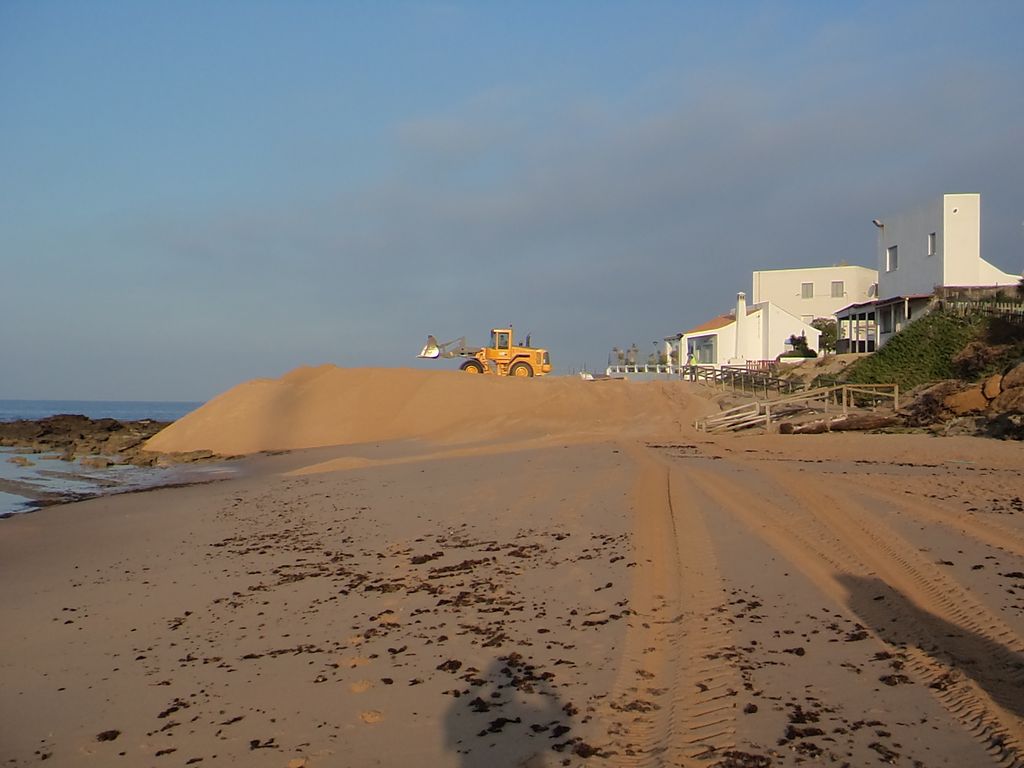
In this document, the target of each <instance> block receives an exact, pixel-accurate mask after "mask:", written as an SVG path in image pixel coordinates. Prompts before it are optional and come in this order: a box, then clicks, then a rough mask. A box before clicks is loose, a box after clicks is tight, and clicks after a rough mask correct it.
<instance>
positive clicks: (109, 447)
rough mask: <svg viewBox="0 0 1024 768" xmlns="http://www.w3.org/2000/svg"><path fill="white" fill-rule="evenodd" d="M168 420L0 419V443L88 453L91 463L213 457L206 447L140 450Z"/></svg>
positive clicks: (67, 454)
mask: <svg viewBox="0 0 1024 768" xmlns="http://www.w3.org/2000/svg"><path fill="white" fill-rule="evenodd" d="M167 425H168V422H162V421H151V420H149V419H145V420H142V421H118V420H117V419H90V418H88V417H87V416H82V415H78V414H60V415H58V416H50V417H48V418H45V419H38V420H34V421H30V420H20V421H11V422H0V446H3V447H9V448H18V449H21V450H23V451H24V452H26V453H47V454H54V455H57V456H59V457H60V458H62V459H64V460H66V461H72V460H74V459H81V458H83V457H91V458H90V459H89V462H90V463H89V465H90V466H93V467H97V468H99V467H104V466H109V465H110V464H112V463H121V464H137V465H140V466H150V465H153V464H156V463H158V462H160V463H168V462H176V461H198V460H200V459H207V458H213V454H212V453H210V452H209V451H202V452H197V453H195V454H187V455H174V454H167V455H164V454H159V453H152V452H150V451H146V450H143V447H142V446H143V445H144V444H145V442H146V441H147V440H148V439H149V438H151V437H152V436H153V435H155V434H156V433H157V432H159V431H160V430H162V429H163V428H164V427H166V426H167Z"/></svg>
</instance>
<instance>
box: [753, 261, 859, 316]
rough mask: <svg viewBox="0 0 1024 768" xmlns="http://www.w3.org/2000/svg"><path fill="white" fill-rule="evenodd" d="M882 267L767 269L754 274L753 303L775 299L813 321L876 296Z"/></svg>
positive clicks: (774, 301)
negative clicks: (879, 269) (878, 268)
mask: <svg viewBox="0 0 1024 768" xmlns="http://www.w3.org/2000/svg"><path fill="white" fill-rule="evenodd" d="M877 282H878V271H877V270H874V269H869V268H868V267H857V266H836V267H803V268H799V269H765V270H760V271H757V272H754V274H753V279H752V283H753V291H752V292H751V296H752V297H753V300H752V303H753V304H755V305H757V304H761V303H763V302H766V301H767V302H771V303H772V304H774V305H775V306H777V307H780V308H782V309H784V310H785V311H786V312H789V313H790V314H791V315H795V316H796V317H799V318H800V319H801V320H803V321H804V322H805V323H809V322H811V321H812V320H814V319H815V318H818V317H827V318H829V319H831V318H832V316H833V315H835V313H836V311H837V310H839V309H842V308H843V307H845V306H848V305H850V304H855V303H858V302H864V301H870V300H871V299H873V298H874V297H875V284H876V283H877Z"/></svg>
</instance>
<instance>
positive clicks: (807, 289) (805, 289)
mask: <svg viewBox="0 0 1024 768" xmlns="http://www.w3.org/2000/svg"><path fill="white" fill-rule="evenodd" d="M800 298H801V299H813V298H814V283H800Z"/></svg>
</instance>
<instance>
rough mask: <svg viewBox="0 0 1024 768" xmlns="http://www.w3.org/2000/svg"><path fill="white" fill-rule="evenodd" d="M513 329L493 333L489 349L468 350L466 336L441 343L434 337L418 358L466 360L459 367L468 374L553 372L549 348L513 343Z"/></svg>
mask: <svg viewBox="0 0 1024 768" xmlns="http://www.w3.org/2000/svg"><path fill="white" fill-rule="evenodd" d="M512 338H513V336H512V329H511V328H495V329H494V330H492V331H491V345H490V346H489V347H467V346H466V337H465V336H463V337H462V338H459V339H455V340H453V341H446V342H445V343H444V344H438V342H437V339H435V338H434V337H433V336H427V344H426V346H424V347H423V351H422V352H420V353H419V355H417V357H424V358H428V359H431V360H434V359H437V358H439V357H462V358H465V361H464V362H463V363H462V365H461V366H459V368H460V369H461V370H463V371H465V372H466V373H493V374H495V375H497V376H517V377H528V376H544V375H545V374H548V373H551V358H550V357H549V356H548V351H547V350H546V349H539V348H537V347H531V346H530V336H529V334H527V336H526V344H519V345H515V344H513V343H512Z"/></svg>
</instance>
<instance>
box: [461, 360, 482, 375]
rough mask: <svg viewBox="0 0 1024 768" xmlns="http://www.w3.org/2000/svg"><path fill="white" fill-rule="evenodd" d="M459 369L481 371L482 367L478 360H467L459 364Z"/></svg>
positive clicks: (471, 371)
mask: <svg viewBox="0 0 1024 768" xmlns="http://www.w3.org/2000/svg"><path fill="white" fill-rule="evenodd" d="M459 370H462V371H465V372H466V373H483V372H484V367H483V366H482V365H481V364H480V361H479V360H467V361H466V362H464V363H463V364H462V365H461V366H460V368H459Z"/></svg>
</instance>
